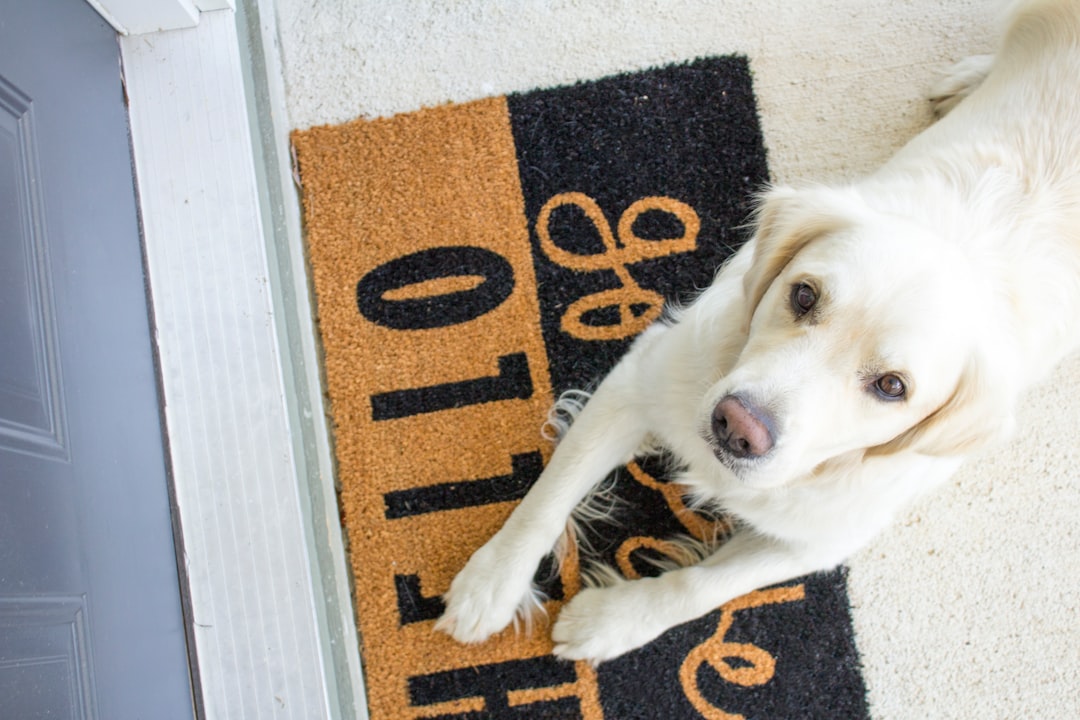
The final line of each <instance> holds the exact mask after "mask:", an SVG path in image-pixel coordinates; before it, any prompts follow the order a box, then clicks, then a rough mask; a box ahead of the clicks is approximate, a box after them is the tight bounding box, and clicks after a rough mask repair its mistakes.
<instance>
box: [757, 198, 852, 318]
mask: <svg viewBox="0 0 1080 720" xmlns="http://www.w3.org/2000/svg"><path fill="white" fill-rule="evenodd" d="M862 208H864V206H863V205H862V204H861V202H859V201H858V198H857V197H856V196H855V195H854V193H853V192H851V191H848V190H842V189H833V188H825V187H814V188H808V189H802V190H796V189H794V188H790V187H774V188H771V189H770V190H768V191H767V192H765V193H764V194H763V195H762V196H761V198H760V201H759V204H758V208H757V212H756V213H755V217H754V225H755V229H754V236H753V239H752V240H751V242H752V243H753V244H754V250H753V252H754V259H753V262H752V264H751V266H750V269H749V270H748V271H747V273H746V275H745V276H744V277H743V287H744V292H745V295H746V301H747V320H746V322H747V324H749V322H750V318H752V317H753V315H754V311H755V310H756V309H757V306H758V303H760V302H761V298H762V297H764V295H765V293H766V291H768V289H769V286H770V285H772V282H773V280H775V279H776V277H777V276H778V275H779V274H780V273H781V272H782V271H783V269H784V268H785V267H786V266H787V264H788V263H789V262H791V260H792V258H794V257H795V256H796V255H798V254H799V251H800V250H802V249H803V248H804V247H806V246H807V245H808V244H809V243H810V242H811V241H813V240H814V239H815V238H817V237H820V236H822V235H824V234H826V233H829V232H833V231H836V230H840V229H843V228H845V227H849V226H850V225H852V224H853V223H854V222H855V217H856V215H857V214H861V209H862Z"/></svg>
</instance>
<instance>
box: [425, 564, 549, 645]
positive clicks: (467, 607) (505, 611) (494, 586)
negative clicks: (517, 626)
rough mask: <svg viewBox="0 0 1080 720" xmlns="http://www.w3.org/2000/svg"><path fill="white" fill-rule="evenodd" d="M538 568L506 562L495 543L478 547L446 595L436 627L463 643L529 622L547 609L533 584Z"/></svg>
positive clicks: (484, 637)
mask: <svg viewBox="0 0 1080 720" xmlns="http://www.w3.org/2000/svg"><path fill="white" fill-rule="evenodd" d="M534 570H535V568H532V567H525V564H524V563H521V562H514V561H510V562H503V561H502V560H501V559H500V556H499V553H498V551H497V549H496V548H495V547H493V545H492V543H488V544H487V545H484V546H483V547H481V548H480V549H479V550H477V551H476V552H475V553H474V554H473V556H472V557H471V558H469V562H468V563H466V565H465V567H464V568H463V569H462V571H461V572H459V573H458V575H457V577H455V578H454V580H453V582H452V583H450V590H449V591H447V593H446V594H445V595H444V596H443V600H444V601H445V602H446V610H445V612H443V614H442V617H441V618H439V620H438V621H437V622H436V623H435V629H436V630H438V631H440V632H444V633H446V634H448V635H450V636H451V637H453V638H454V639H455V640H457V641H458V642H462V643H478V642H483V641H484V640H486V639H488V638H489V637H491V636H492V635H494V634H495V633H497V632H499V631H500V630H502V629H503V628H505V627H506V626H507V625H510V624H511V623H512V622H513V623H516V622H517V621H518V619H523V620H524V621H525V624H526V626H528V625H529V624H530V621H531V618H532V617H533V615H534V614H536V613H538V612H539V613H542V612H543V605H542V604H541V594H540V592H539V591H538V590H536V589H535V588H534V587H533V584H532V574H533V571H534Z"/></svg>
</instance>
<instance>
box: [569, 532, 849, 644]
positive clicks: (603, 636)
mask: <svg viewBox="0 0 1080 720" xmlns="http://www.w3.org/2000/svg"><path fill="white" fill-rule="evenodd" d="M842 559H843V553H842V552H831V551H823V549H822V548H813V549H811V548H798V547H795V546H793V545H790V544H787V543H784V542H781V541H778V540H775V539H773V538H769V537H766V536H763V535H759V534H756V533H753V532H752V531H748V530H740V531H739V532H737V533H736V534H735V535H734V536H733V537H732V538H731V539H730V540H728V541H727V542H726V543H724V545H722V546H721V547H720V549H718V550H717V551H716V552H715V553H714V554H713V555H711V556H709V557H707V558H705V559H704V560H703V561H702V562H700V563H698V564H697V565H693V566H690V567H686V568H681V569H678V570H672V571H670V572H667V573H664V574H663V575H661V576H659V577H651V578H641V579H640V580H628V581H622V582H617V583H616V584H614V585H611V586H608V587H601V588H589V589H587V590H584V591H582V592H581V593H579V594H578V595H577V596H575V597H574V599H573V600H571V601H570V602H569V603H568V604H567V605H566V607H564V608H563V610H562V613H561V614H560V615H559V619H558V621H557V622H556V623H555V627H554V629H553V631H552V637H553V638H554V639H555V643H556V645H555V654H556V655H558V656H559V657H562V658H565V659H568V660H590V661H592V662H593V663H599V662H602V661H604V660H610V659H611V658H614V657H618V656H619V655H622V654H623V653H626V652H628V651H630V650H633V649H635V648H638V647H641V646H642V645H644V644H645V643H647V642H649V641H650V640H653V639H654V638H656V637H659V636H660V635H661V634H663V633H664V632H665V631H666V630H668V629H670V628H672V627H675V626H676V625H680V624H682V623H685V622H689V621H690V620H693V619H695V618H698V617H701V616H702V615H704V614H705V613H707V612H710V611H711V610H714V609H716V608H718V607H720V606H721V605H723V604H724V603H726V602H728V601H729V600H733V599H735V598H737V597H739V596H741V595H745V594H746V593H748V592H751V591H753V590H756V589H758V588H761V587H765V586H767V585H772V584H775V583H780V582H783V581H785V580H790V579H792V578H795V577H799V576H801V575H806V574H808V573H811V572H816V571H818V570H825V569H828V568H831V567H833V566H834V565H836V564H837V563H839V562H840V561H841V560H842Z"/></svg>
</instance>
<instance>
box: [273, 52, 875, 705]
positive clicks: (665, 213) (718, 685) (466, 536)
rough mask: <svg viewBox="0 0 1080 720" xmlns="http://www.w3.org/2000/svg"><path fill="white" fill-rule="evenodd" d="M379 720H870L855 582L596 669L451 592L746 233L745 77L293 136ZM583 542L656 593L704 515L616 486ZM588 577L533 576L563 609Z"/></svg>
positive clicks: (642, 465)
mask: <svg viewBox="0 0 1080 720" xmlns="http://www.w3.org/2000/svg"><path fill="white" fill-rule="evenodd" d="M293 141H294V144H295V147H296V150H297V153H298V158H299V166H300V176H301V179H302V183H303V201H304V217H305V222H306V232H307V238H308V242H309V252H310V259H311V265H312V272H313V275H314V281H315V290H316V294H317V304H318V312H319V328H320V332H321V335H322V341H323V346H324V349H325V362H326V377H327V383H328V392H329V397H330V404H331V411H332V415H333V423H334V429H335V439H336V451H337V457H338V463H339V474H340V483H341V495H340V501H341V507H342V510H343V515H344V523H345V527H346V529H347V534H348V539H349V543H350V557H351V559H352V567H353V572H354V576H355V601H356V610H357V617H358V622H359V627H360V632H361V635H362V645H363V648H362V650H363V659H364V670H365V677H366V682H367V691H368V699H369V705H370V709H371V715H372V717H373V718H374V719H375V720H388V719H391V718H586V719H588V720H600V719H601V718H606V719H613V720H633V719H635V718H657V719H663V720H678V719H679V718H700V717H705V718H719V719H727V718H739V717H743V718H783V719H785V720H792V719H794V718H830V719H834V718H845V719H853V718H862V717H866V715H867V710H866V703H865V692H864V687H863V683H862V679H861V677H860V675H859V671H858V658H857V656H856V651H855V647H854V643H853V640H852V630H851V623H850V617H849V614H848V606H847V598H846V591H845V579H844V575H843V572H842V571H836V572H833V573H829V574H821V575H816V576H812V577H807V578H803V579H800V580H797V581H792V582H790V583H786V584H784V585H782V586H777V587H772V588H766V589H762V590H759V591H757V592H754V593H751V594H750V595H747V596H745V597H742V598H739V599H736V600H734V601H732V602H730V603H728V604H727V605H725V606H724V607H722V608H718V609H717V610H716V611H715V612H713V613H711V614H709V615H707V616H705V617H703V618H701V619H699V620H697V621H695V622H692V623H689V624H687V625H685V626H682V627H679V628H676V629H674V630H672V631H670V632H668V633H667V634H665V635H663V636H662V637H660V638H659V639H658V640H656V641H655V642H653V643H651V644H650V645H648V646H646V647H644V648H642V649H640V650H638V651H635V652H632V653H630V654H628V655H626V656H623V657H621V658H618V659H616V660H613V661H611V662H607V663H603V664H601V665H600V666H599V667H598V668H593V667H591V666H590V665H588V664H587V663H569V662H563V661H560V660H556V659H555V658H553V657H552V656H551V655H550V654H549V653H550V651H551V643H550V640H549V632H550V624H548V625H547V626H543V625H541V626H540V627H538V628H536V629H534V631H533V634H532V635H531V636H525V635H516V634H515V633H514V631H513V630H512V629H510V630H508V631H506V632H504V633H502V634H501V635H499V636H497V637H495V638H493V639H491V640H490V641H488V642H486V643H484V644H482V645H476V646H462V645H459V644H457V643H455V642H454V641H452V640H451V639H450V638H448V637H446V636H444V635H442V634H438V633H435V632H434V631H433V629H432V627H433V625H434V621H435V619H436V618H438V617H439V615H440V614H441V612H442V609H443V605H442V602H441V600H440V594H441V593H443V592H445V591H446V589H447V588H448V587H449V584H450V581H451V579H452V578H453V576H454V574H455V573H456V572H457V571H458V570H459V569H460V568H461V567H462V566H463V565H464V563H465V561H466V560H467V559H468V557H469V555H470V554H471V553H472V552H473V551H474V550H475V549H476V548H478V547H479V546H480V545H481V544H482V543H483V542H484V541H485V540H486V539H487V538H488V537H489V536H490V535H491V534H493V533H494V532H495V531H496V530H497V529H498V527H499V526H500V524H501V523H502V521H503V520H504V519H505V518H506V516H507V515H508V514H509V512H510V510H511V509H512V507H513V505H514V503H515V502H516V501H517V500H518V499H519V498H521V497H522V496H523V495H524V493H525V492H526V491H527V490H528V488H529V486H530V484H531V483H532V482H533V481H534V480H535V479H536V477H537V475H538V474H539V473H540V470H541V468H542V467H543V464H544V462H545V460H546V458H547V457H548V456H549V453H550V446H549V443H548V442H547V441H545V440H544V439H543V438H542V436H541V431H540V429H541V426H542V425H543V423H544V420H545V418H546V416H547V412H548V410H549V408H550V406H551V405H552V402H553V399H554V398H555V397H557V396H558V395H559V394H560V393H561V392H563V391H565V390H568V389H574V388H585V387H588V386H589V385H590V384H592V383H593V382H594V381H596V380H597V379H598V378H600V377H601V376H602V375H603V374H604V373H605V372H606V371H607V370H608V369H609V368H610V367H612V365H613V364H614V363H615V362H616V361H617V360H618V358H619V357H620V356H621V355H622V353H623V352H624V351H625V350H626V348H627V347H628V345H629V343H630V342H631V340H632V338H633V337H634V335H635V334H636V333H638V332H640V331H641V329H642V328H643V327H644V326H645V325H646V324H648V322H649V321H651V320H652V319H654V318H655V317H656V316H657V314H658V313H659V312H660V307H661V305H662V302H663V300H664V299H665V298H666V299H668V300H673V301H676V302H679V301H689V300H690V299H692V297H693V295H694V293H695V291H696V290H697V289H700V288H703V287H705V286H706V285H707V284H708V283H709V282H710V281H711V279H712V277H713V274H714V272H715V270H716V268H717V267H718V266H719V265H720V264H721V263H722V262H723V260H724V259H725V258H726V257H727V256H728V255H729V254H730V253H731V252H732V251H733V250H734V249H736V248H737V247H738V245H739V244H740V243H741V242H742V240H743V239H744V238H743V237H742V235H741V233H740V231H739V230H737V228H738V227H740V226H741V225H743V224H744V223H745V222H746V220H747V216H748V211H749V209H750V200H751V197H752V194H753V193H754V192H755V191H756V190H757V189H759V188H761V187H762V185H763V184H764V183H765V182H766V181H767V176H768V173H767V167H766V162H765V150H764V146H763V143H762V137H761V131H760V129H759V125H758V119H757V113H756V109H755V103H754V97H753V92H752V88H751V76H750V72H749V67H748V64H747V61H746V60H745V59H744V58H739V57H725V58H714V59H706V60H699V61H696V62H693V63H689V64H685V65H679V66H675V67H669V68H664V69H659V70H653V71H648V72H642V73H636V74H629V75H622V76H618V77H614V78H609V79H605V80H600V81H598V82H590V83H582V84H579V85H576V86H573V87H566V88H558V89H553V90H540V91H535V92H529V93H524V94H520V95H511V96H509V97H499V98H493V99H489V100H482V101H478V102H472V103H467V104H460V105H447V106H443V107H438V108H433V109H428V110H423V111H420V112H416V113H411V114H406V115H400V116H397V117H393V118H390V119H380V120H372V121H356V122H352V123H348V124H345V125H340V126H335V127H319V128H314V129H311V130H307V131H303V132H296V133H295V134H294V136H293ZM617 477H618V481H617V486H616V488H615V490H614V493H615V494H616V495H617V496H619V497H620V498H621V500H620V501H619V502H618V503H617V513H618V515H619V520H620V522H619V523H618V524H604V525H600V526H597V527H596V528H595V529H594V530H595V532H594V534H595V535H597V537H595V538H593V541H594V542H593V543H592V544H593V546H594V547H596V548H598V552H599V553H600V554H601V555H603V556H604V557H605V558H606V559H607V561H608V562H609V563H610V564H612V565H614V566H616V567H618V568H619V569H620V571H621V572H623V573H624V574H625V575H627V576H631V577H632V576H635V575H638V574H641V573H645V572H648V567H649V565H648V562H647V560H648V555H649V553H657V552H659V553H661V554H662V553H663V552H664V549H665V546H664V542H663V540H664V538H666V537H669V536H670V535H672V534H674V533H678V532H682V533H690V534H696V535H699V536H703V535H704V534H706V533H711V532H713V527H712V524H713V522H714V521H713V520H711V519H709V518H705V517H701V516H699V515H697V514H696V513H691V512H688V511H687V510H686V509H685V507H684V506H682V502H681V497H680V495H679V492H678V488H677V487H675V486H672V485H668V484H667V483H666V482H665V477H664V469H663V464H662V463H659V462H655V461H652V460H650V459H647V458H646V459H642V460H640V461H637V462H634V463H631V464H630V465H629V466H628V467H627V468H624V469H623V470H622V471H620V472H619V473H618V474H617ZM576 560H577V559H576V557H574V556H572V557H571V558H570V561H569V562H567V563H566V564H565V565H564V566H563V569H562V571H561V575H560V576H558V577H553V573H552V572H551V569H550V567H548V568H541V570H540V573H539V574H538V580H539V581H540V582H542V584H543V587H544V588H545V589H546V591H547V592H548V594H549V596H550V597H551V598H552V600H551V601H550V602H549V603H548V604H547V608H548V612H549V615H551V616H554V615H555V614H556V613H557V612H558V608H559V605H560V601H561V600H562V599H563V598H566V597H569V596H570V595H572V594H573V593H574V592H575V591H576V590H577V588H578V587H579V585H580V581H579V577H578V567H579V566H578V563H577V562H576Z"/></svg>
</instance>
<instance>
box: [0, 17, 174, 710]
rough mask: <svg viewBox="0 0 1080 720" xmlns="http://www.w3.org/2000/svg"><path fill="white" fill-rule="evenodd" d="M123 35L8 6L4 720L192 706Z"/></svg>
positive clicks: (0, 358)
mask: <svg viewBox="0 0 1080 720" xmlns="http://www.w3.org/2000/svg"><path fill="white" fill-rule="evenodd" d="M172 527H173V525H172V516H171V512H170V500H169V493H168V479H167V474H166V461H165V454H164V449H163V436H162V430H161V420H160V408H159V405H158V397H157V380H156V376H155V369H154V360H153V354H152V345H151V336H150V328H149V313H148V308H147V299H146V289H145V279H144V274H143V263H142V254H141V247H140V240H139V228H138V218H137V214H136V205H135V194H134V183H133V179H132V175H131V155H130V150H129V145H128V132H127V115H126V109H125V107H124V102H123V89H122V84H121V75H120V64H119V51H118V45H117V42H116V37H115V34H114V33H113V31H112V29H111V28H110V27H109V26H108V25H106V24H105V23H104V22H103V21H102V20H101V19H100V18H99V17H98V16H97V14H96V13H94V11H93V10H92V9H91V8H90V7H89V5H87V4H86V3H85V2H83V1H82V0H35V2H33V3H27V2H19V1H17V0H0V717H5V718H6V717H18V718H37V717H49V718H52V717H63V718H69V717H70V718H92V717H101V718H137V717H143V718H190V717H192V715H193V710H192V707H193V703H192V693H191V683H190V674H189V669H188V654H187V648H186V643H185V637H186V633H185V629H184V623H183V615H182V611H181V601H180V597H181V596H180V592H181V587H180V581H179V577H178V572H177V561H176V550H175V544H174V539H173V533H172Z"/></svg>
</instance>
